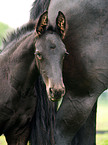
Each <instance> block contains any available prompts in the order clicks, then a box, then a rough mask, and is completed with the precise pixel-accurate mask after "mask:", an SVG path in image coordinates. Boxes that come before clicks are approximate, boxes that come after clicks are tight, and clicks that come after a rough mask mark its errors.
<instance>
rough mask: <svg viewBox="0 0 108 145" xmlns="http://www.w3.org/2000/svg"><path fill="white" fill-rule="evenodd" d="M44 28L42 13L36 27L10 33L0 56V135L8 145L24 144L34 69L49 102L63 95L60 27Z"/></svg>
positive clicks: (34, 98)
mask: <svg viewBox="0 0 108 145" xmlns="http://www.w3.org/2000/svg"><path fill="white" fill-rule="evenodd" d="M60 14H61V15H59V14H58V17H57V18H58V19H57V21H56V25H57V26H58V23H61V21H59V16H60V17H61V16H63V14H62V13H60ZM48 25H49V24H48V13H47V12H45V13H44V14H43V15H42V16H41V17H40V19H39V21H37V23H36V26H35V22H31V23H28V24H27V25H25V26H24V27H22V28H21V29H19V30H18V31H17V32H16V33H12V35H11V36H10V37H9V39H8V41H6V42H5V43H4V48H3V50H2V52H1V53H0V84H1V85H0V135H1V134H4V135H5V137H6V140H7V143H8V144H9V145H26V144H27V141H28V138H29V134H30V123H31V120H32V117H33V114H34V111H35V107H36V101H37V96H35V92H34V85H35V81H36V80H37V77H38V76H39V71H38V70H40V72H41V74H42V77H43V80H44V82H45V83H46V88H47V94H48V96H49V99H50V100H52V101H54V100H55V99H57V100H58V99H60V98H61V97H62V96H63V95H64V93H65V88H64V84H63V81H62V61H63V58H64V54H65V53H66V49H65V46H64V44H63V42H62V40H61V36H60V35H59V34H60V32H59V30H60V27H59V30H58V33H56V31H54V32H53V31H52V28H50V26H48ZM46 27H47V28H46ZM59 48H61V49H59ZM49 70H50V71H49ZM55 74H57V75H56V76H55ZM54 76H55V77H54Z"/></svg>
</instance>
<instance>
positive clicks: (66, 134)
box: [55, 91, 97, 145]
mask: <svg viewBox="0 0 108 145" xmlns="http://www.w3.org/2000/svg"><path fill="white" fill-rule="evenodd" d="M95 96H97V95H96V94H95V95H90V94H89V95H88V96H85V97H80V96H74V94H72V92H69V91H68V92H67V94H66V95H65V97H64V101H63V104H62V105H61V108H60V110H59V111H58V113H57V116H56V126H55V142H56V145H60V144H62V145H70V144H71V141H72V140H73V138H74V136H75V135H76V133H77V132H78V130H79V129H80V128H81V127H82V126H83V125H84V123H85V122H86V120H87V118H88V117H89V115H90V113H91V111H92V108H93V106H94V104H95V102H96V100H97V97H95ZM88 121H89V120H88Z"/></svg>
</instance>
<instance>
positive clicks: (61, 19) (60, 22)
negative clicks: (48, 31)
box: [56, 11, 66, 39]
mask: <svg viewBox="0 0 108 145" xmlns="http://www.w3.org/2000/svg"><path fill="white" fill-rule="evenodd" d="M56 26H57V29H58V31H59V34H60V36H61V37H62V39H64V36H65V29H66V19H65V16H64V14H63V13H62V12H61V11H59V12H58V16H57V19H56Z"/></svg>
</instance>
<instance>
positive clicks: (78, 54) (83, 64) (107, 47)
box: [31, 0, 108, 145]
mask: <svg viewBox="0 0 108 145" xmlns="http://www.w3.org/2000/svg"><path fill="white" fill-rule="evenodd" d="M40 3H41V2H40ZM46 3H47V6H46V7H45V8H44V9H45V10H46V9H48V14H49V21H50V24H51V25H52V26H53V27H55V18H56V16H57V13H58V11H62V12H63V13H64V15H65V17H66V20H67V32H66V36H65V39H64V44H65V46H66V49H67V51H68V52H69V55H68V56H67V57H66V58H65V59H64V65H63V80H64V84H65V87H66V95H65V96H64V100H63V103H62V105H61V107H60V109H59V111H58V112H57V115H56V125H55V142H56V143H55V144H56V145H68V144H70V143H71V141H72V140H73V138H74V136H75V135H76V134H77V132H78V131H79V130H80V128H81V127H82V126H83V125H84V123H86V124H85V126H84V128H83V130H82V131H81V132H79V135H80V136H79V141H78V142H77V143H75V142H74V143H73V144H77V145H80V144H81V145H94V144H95V138H94V134H93V135H92V134H91V133H92V131H90V132H89V130H90V129H91V128H92V129H93V128H94V127H95V122H94V123H93V122H92V121H91V118H92V117H93V114H95V111H96V110H95V111H94V113H93V112H92V113H91V111H92V110H93V106H94V105H95V103H96V100H97V98H98V96H99V95H100V94H101V93H102V92H103V91H104V90H105V89H107V88H108V55H107V54H108V8H107V5H108V2H107V1H105V0H94V1H91V0H82V1H81V0H73V1H72V0H67V1H65V0H59V1H58V0H51V1H46ZM35 4H36V2H35V3H34V5H35ZM37 4H38V3H37ZM42 4H43V5H44V2H43V1H42ZM37 7H38V5H37ZM35 8H36V5H35V6H34V9H32V13H31V19H35V18H36V17H38V15H36V16H35V11H36V9H35ZM38 9H39V8H38ZM33 11H34V13H33ZM41 11H42V10H41V9H40V12H41ZM38 13H39V12H38ZM90 113H91V114H90ZM88 117H89V119H88ZM94 118H95V115H94V117H93V119H94ZM87 119H88V120H87ZM86 121H87V122H86ZM94 121H95V119H94ZM89 123H91V125H90V124H89ZM92 123H93V125H94V126H92ZM86 127H87V128H86ZM81 133H84V135H85V134H86V136H85V138H86V139H84V136H83V135H82V134H81ZM90 136H92V137H93V138H92V137H90ZM81 137H82V139H81ZM92 139H93V140H92Z"/></svg>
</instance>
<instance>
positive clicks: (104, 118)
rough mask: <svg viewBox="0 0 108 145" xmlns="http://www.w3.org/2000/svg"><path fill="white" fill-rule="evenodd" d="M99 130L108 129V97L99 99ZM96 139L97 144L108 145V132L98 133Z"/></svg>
mask: <svg viewBox="0 0 108 145" xmlns="http://www.w3.org/2000/svg"><path fill="white" fill-rule="evenodd" d="M97 131H108V99H105V100H104V99H102V98H100V99H99V101H98V109H97ZM96 140H97V145H108V133H104V134H97V135H96Z"/></svg>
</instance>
